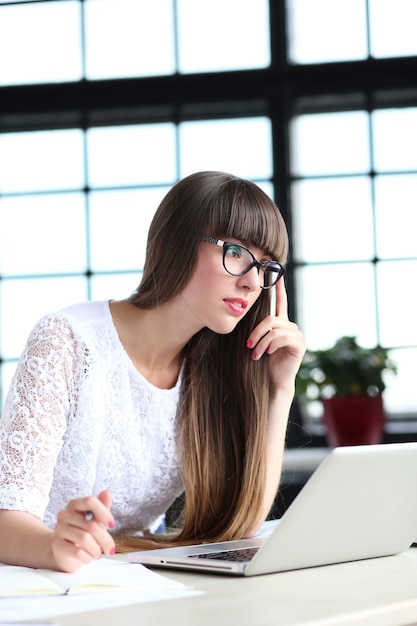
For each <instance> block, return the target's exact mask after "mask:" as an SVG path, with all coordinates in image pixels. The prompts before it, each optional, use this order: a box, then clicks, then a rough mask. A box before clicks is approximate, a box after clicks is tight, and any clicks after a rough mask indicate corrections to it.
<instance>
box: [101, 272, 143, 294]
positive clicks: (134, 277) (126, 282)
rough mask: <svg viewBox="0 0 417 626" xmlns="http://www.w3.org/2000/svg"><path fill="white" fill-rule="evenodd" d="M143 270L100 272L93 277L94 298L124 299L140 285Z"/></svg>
mask: <svg viewBox="0 0 417 626" xmlns="http://www.w3.org/2000/svg"><path fill="white" fill-rule="evenodd" d="M141 278H142V272H136V273H128V274H100V275H97V274H96V275H94V276H92V278H91V299H92V300H123V299H124V298H127V297H128V296H130V294H131V293H133V292H134V291H135V289H136V287H137V286H138V285H139V283H140V280H141Z"/></svg>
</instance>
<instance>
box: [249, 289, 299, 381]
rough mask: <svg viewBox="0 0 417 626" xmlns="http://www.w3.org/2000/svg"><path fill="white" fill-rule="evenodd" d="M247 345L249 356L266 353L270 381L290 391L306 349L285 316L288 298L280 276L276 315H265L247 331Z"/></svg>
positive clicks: (292, 324)
mask: <svg viewBox="0 0 417 626" xmlns="http://www.w3.org/2000/svg"><path fill="white" fill-rule="evenodd" d="M247 346H248V348H249V349H252V359H253V360H254V361H259V359H261V358H262V357H263V356H264V355H268V356H269V371H270V376H271V384H272V386H273V387H275V388H276V389H283V390H289V391H291V392H292V393H293V391H294V384H295V377H296V375H297V372H298V370H299V368H300V365H301V361H302V359H303V356H304V354H305V351H306V346H305V343H304V337H303V334H302V332H301V331H300V329H299V328H298V326H297V324H294V322H290V320H289V319H288V300H287V292H286V289H285V283H284V280H283V279H281V280H279V281H278V283H277V286H276V315H268V317H266V318H265V319H264V320H262V322H261V323H260V324H258V326H256V328H254V329H253V331H252V332H251V334H250V337H249V338H248V342H247Z"/></svg>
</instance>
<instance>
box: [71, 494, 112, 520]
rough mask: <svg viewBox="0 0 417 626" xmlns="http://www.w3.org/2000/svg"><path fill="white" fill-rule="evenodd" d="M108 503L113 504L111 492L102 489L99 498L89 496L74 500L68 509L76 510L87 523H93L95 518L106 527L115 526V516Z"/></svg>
mask: <svg viewBox="0 0 417 626" xmlns="http://www.w3.org/2000/svg"><path fill="white" fill-rule="evenodd" d="M103 500H104V502H103ZM108 505H110V506H111V493H110V492H109V491H108V490H105V491H102V492H101V493H100V496H99V497H97V498H96V497H94V496H87V497H85V498H79V499H77V500H72V501H71V502H70V503H69V505H68V507H67V508H68V510H74V511H76V512H77V513H78V514H80V515H81V516H82V517H83V521H85V522H87V523H91V522H92V521H93V520H94V521H95V522H97V523H99V524H102V526H103V527H104V528H114V527H115V522H114V518H113V515H112V513H111V511H110V509H109V506H108Z"/></svg>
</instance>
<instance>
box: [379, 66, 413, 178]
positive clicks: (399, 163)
mask: <svg viewBox="0 0 417 626" xmlns="http://www.w3.org/2000/svg"><path fill="white" fill-rule="evenodd" d="M416 75H417V74H416ZM372 128H373V133H374V164H375V170H376V171H377V172H386V171H394V172H398V171H401V170H416V169H417V149H416V146H417V108H409V109H405V108H404V109H385V110H379V111H374V112H373V113H372Z"/></svg>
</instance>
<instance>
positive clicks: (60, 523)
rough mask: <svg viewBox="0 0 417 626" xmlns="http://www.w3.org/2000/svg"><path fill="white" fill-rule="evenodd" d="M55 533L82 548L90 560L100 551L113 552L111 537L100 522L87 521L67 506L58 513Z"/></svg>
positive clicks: (99, 554)
mask: <svg viewBox="0 0 417 626" xmlns="http://www.w3.org/2000/svg"><path fill="white" fill-rule="evenodd" d="M55 535H56V537H58V538H60V539H61V540H65V541H67V542H68V543H71V544H74V545H75V546H76V547H77V548H80V549H81V550H84V551H85V552H86V554H87V555H88V556H89V558H90V560H91V559H97V558H99V557H100V556H101V554H102V553H104V554H113V553H114V540H113V537H112V536H111V535H110V534H109V533H108V532H107V530H106V529H105V528H104V527H103V525H102V524H101V523H99V522H96V521H95V520H92V521H89V522H87V521H85V520H84V517H83V516H81V515H80V514H79V513H78V512H77V511H74V510H69V509H68V508H67V509H64V510H63V511H60V513H59V514H58V518H57V525H56V527H55Z"/></svg>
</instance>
